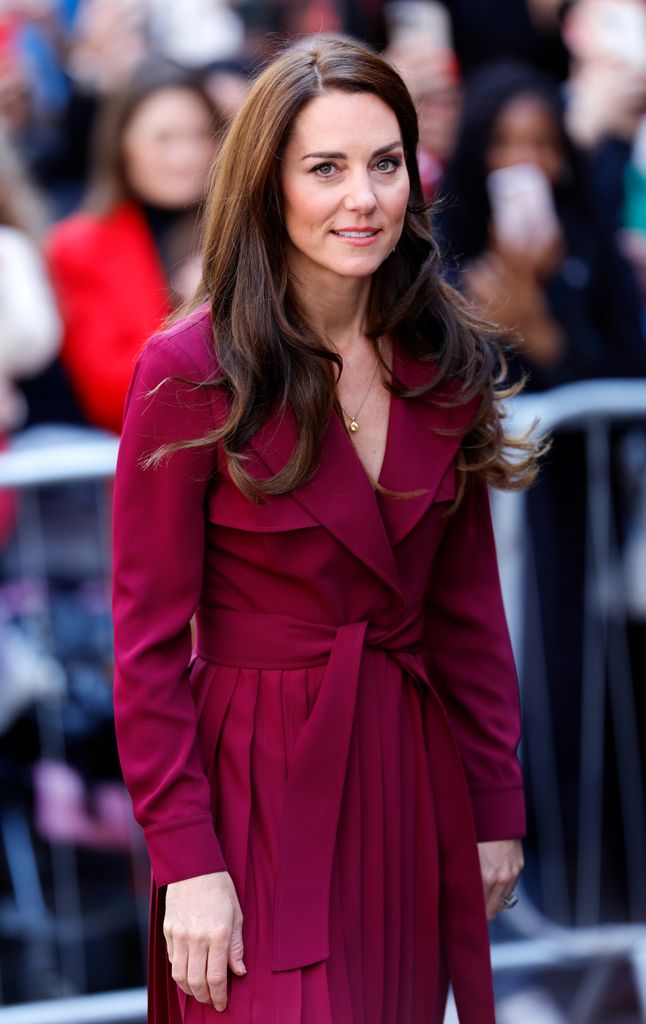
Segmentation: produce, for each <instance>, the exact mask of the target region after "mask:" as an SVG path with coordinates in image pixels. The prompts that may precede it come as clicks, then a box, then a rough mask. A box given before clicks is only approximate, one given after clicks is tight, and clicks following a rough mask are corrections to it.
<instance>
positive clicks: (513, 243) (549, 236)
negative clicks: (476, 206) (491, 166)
mask: <svg viewBox="0 0 646 1024" xmlns="http://www.w3.org/2000/svg"><path fill="white" fill-rule="evenodd" d="M487 192H488V194H489V201H490V204H491V216H492V222H493V227H494V230H495V232H496V235H497V236H498V238H499V239H500V241H501V243H502V244H503V245H505V246H508V247H509V248H512V249H524V248H527V247H534V246H536V245H541V246H542V245H547V244H548V243H549V242H550V241H552V240H553V239H554V238H556V237H557V235H558V234H559V221H558V216H557V213H556V208H555V206H554V196H553V193H552V187H551V185H550V182H549V180H548V178H547V176H546V174H545V173H544V172H543V171H542V170H541V169H540V167H537V166H536V165H535V164H513V165H512V166H510V167H501V168H500V169H499V170H496V171H492V172H491V173H490V174H489V175H488V176H487Z"/></svg>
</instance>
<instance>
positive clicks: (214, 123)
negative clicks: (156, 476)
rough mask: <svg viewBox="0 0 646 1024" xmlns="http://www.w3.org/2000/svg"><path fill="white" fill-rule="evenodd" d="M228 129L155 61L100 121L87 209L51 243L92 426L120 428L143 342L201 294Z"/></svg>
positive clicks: (77, 380)
mask: <svg viewBox="0 0 646 1024" xmlns="http://www.w3.org/2000/svg"><path fill="white" fill-rule="evenodd" d="M222 127H223V122H222V118H221V115H220V114H219V113H218V112H217V111H216V110H215V109H214V106H213V103H212V101H211V100H210V98H209V96H208V94H207V92H206V90H205V89H204V88H203V86H202V85H201V84H200V82H199V80H197V79H196V78H195V77H194V76H192V75H191V74H189V73H188V72H186V71H183V70H181V69H179V68H177V67H174V66H173V65H168V64H166V63H165V62H163V61H159V60H157V61H156V62H155V63H154V64H145V65H143V66H142V67H141V68H140V69H139V70H138V72H137V73H136V74H135V75H134V76H133V77H132V79H131V81H129V82H127V83H126V84H125V85H124V87H123V88H122V90H121V91H120V92H118V93H117V94H115V95H114V96H113V97H111V98H110V99H109V100H108V101H107V103H106V107H105V110H104V111H103V112H102V114H101V115H100V117H99V123H98V131H97V137H96V153H95V168H94V171H93V182H92V186H91V189H90V194H89V196H88V201H87V208H86V209H84V210H83V211H81V212H79V213H76V214H73V215H72V216H71V217H68V218H67V219H66V220H63V221H61V222H60V223H59V224H57V225H56V226H55V227H54V228H53V229H52V231H51V232H50V235H49V239H48V242H47V252H48V257H49V265H50V270H51V274H52V278H53V281H54V284H55V287H56V291H57V294H58V300H59V305H60V309H61V312H62V315H63V323H64V339H63V352H62V359H63V363H64V365H65V368H66V370H67V372H68V374H69V377H70V381H71V383H72V387H73V389H74V392H75V395H76V397H77V399H78V401H79V404H80V406H81V408H82V410H83V412H84V414H85V416H86V417H87V419H88V421H89V422H90V423H92V424H93V425H94V426H97V427H103V428H104V429H106V430H112V431H114V432H115V433H118V432H119V431H120V430H121V421H122V416H123V403H124V400H125V397H126V392H127V390H128V384H129V382H130V378H131V376H132V371H133V367H134V363H135V359H136V357H137V355H138V354H139V351H140V349H141V347H142V345H143V344H144V342H145V341H146V339H147V338H148V337H149V336H150V335H151V334H152V333H153V332H154V331H156V330H158V329H159V327H160V326H161V324H162V323H163V322H164V320H165V319H166V318H167V317H168V316H169V314H170V313H171V311H172V309H173V308H174V307H175V306H176V305H177V304H178V302H181V301H184V300H185V299H186V298H187V297H188V295H189V294H192V292H193V290H194V288H195V283H196V280H193V274H192V269H191V265H192V261H193V259H194V258H195V243H196V236H197V232H196V228H197V206H198V203H199V201H200V199H201V197H202V195H203V192H204V186H205V181H206V175H207V172H208V168H209V165H210V164H211V162H212V159H213V156H214V154H215V149H216V140H217V133H218V132H219V131H220V130H221V129H222ZM197 276H198V277H199V275H197ZM196 279H197V278H196ZM189 282H190V283H189Z"/></svg>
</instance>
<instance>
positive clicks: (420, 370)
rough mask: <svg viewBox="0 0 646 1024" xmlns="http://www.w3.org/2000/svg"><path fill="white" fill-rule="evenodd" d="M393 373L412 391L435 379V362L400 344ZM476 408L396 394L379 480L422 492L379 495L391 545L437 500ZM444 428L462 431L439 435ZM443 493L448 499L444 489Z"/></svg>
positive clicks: (395, 487) (395, 488) (396, 488)
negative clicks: (415, 355)
mask: <svg viewBox="0 0 646 1024" xmlns="http://www.w3.org/2000/svg"><path fill="white" fill-rule="evenodd" d="M393 369H394V371H395V375H396V377H397V378H398V379H399V380H400V381H401V383H402V384H405V385H406V386H408V387H419V386H421V385H423V384H425V383H428V381H429V380H430V379H432V377H433V375H434V366H433V364H429V363H422V362H420V361H419V360H417V359H415V358H414V357H413V356H411V355H410V354H409V353H408V352H407V351H406V350H405V349H404V348H403V347H402V346H401V345H399V344H396V345H395V347H394V365H393ZM444 400H445V399H444ZM475 408H476V403H475V401H471V402H468V403H466V404H464V405H460V406H453V407H452V408H444V407H443V406H442V405H441V404H440V403H439V402H438V401H437V400H436V398H435V396H433V397H432V398H431V397H429V398H399V397H398V396H397V395H393V398H392V405H391V411H390V416H391V423H390V431H389V444H388V446H387V448H386V454H385V458H384V465H383V468H382V472H381V476H380V482H381V484H382V485H383V486H384V487H387V488H389V489H390V490H393V491H404V492H408V491H421V493H420V494H418V495H415V496H414V497H409V498H392V497H390V496H388V495H384V494H382V495H381V506H382V511H383V517H384V520H385V522H386V525H387V528H388V533H389V536H390V541H391V544H393V545H394V544H398V543H399V542H400V541H401V540H403V538H404V537H406V536H407V534H409V533H410V531H411V530H412V529H413V528H414V527H415V526H416V525H417V523H418V522H419V520H420V519H421V518H422V516H423V515H424V513H425V512H426V511H427V509H428V507H429V505H430V504H431V503H432V501H433V500H434V498H435V497H436V495H437V493H438V488H439V486H440V484H441V483H442V480H443V478H445V476H446V474H447V471H448V470H449V469H450V466H451V463H452V461H453V459H454V457H455V454H456V452H457V449H458V447H459V445H460V442H461V441H462V437H463V432H464V429H465V428H466V426H467V424H468V422H469V420H470V419H471V417H472V415H473V413H474V411H475ZM445 430H458V431H459V432H458V433H453V434H450V435H447V434H444V433H438V431H445ZM442 493H443V496H444V488H443V489H442Z"/></svg>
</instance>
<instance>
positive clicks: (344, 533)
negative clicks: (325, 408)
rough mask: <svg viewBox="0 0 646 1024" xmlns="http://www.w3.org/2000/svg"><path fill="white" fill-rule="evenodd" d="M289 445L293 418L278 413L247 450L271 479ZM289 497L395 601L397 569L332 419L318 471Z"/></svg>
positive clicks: (370, 494)
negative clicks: (383, 585) (375, 577)
mask: <svg viewBox="0 0 646 1024" xmlns="http://www.w3.org/2000/svg"><path fill="white" fill-rule="evenodd" d="M295 442H296V422H295V417H294V414H293V412H292V409H291V407H290V406H287V408H286V409H285V411H284V413H282V414H275V415H274V416H272V417H271V418H270V419H269V420H268V421H267V423H265V425H264V426H263V427H262V428H261V429H260V430H259V431H258V432H257V433H256V434H255V435H254V437H253V438H252V440H251V442H250V445H251V447H252V448H253V449H254V451H255V453H256V454H257V455H258V456H259V457H260V459H261V460H262V462H263V463H264V464H265V466H267V467H268V468H269V470H270V471H271V472H272V473H276V472H278V471H279V470H280V469H282V468H283V466H284V465H285V464H286V462H287V461H288V459H289V457H290V455H291V453H292V451H293V449H294V444H295ZM291 495H292V497H294V498H295V499H296V500H297V501H298V502H299V503H300V504H301V505H302V506H303V507H304V508H305V509H306V510H307V511H308V512H309V513H310V515H312V516H314V518H315V519H317V520H318V521H319V522H320V523H321V525H322V526H324V527H325V528H326V529H327V530H329V532H330V533H331V534H333V536H334V537H336V539H337V540H339V541H340V542H341V543H342V544H343V545H344V546H345V547H346V548H347V549H348V550H349V551H351V552H352V554H353V555H355V556H356V557H357V558H359V559H361V561H362V562H364V563H365V564H366V565H367V566H368V567H369V568H370V569H372V571H373V572H375V573H376V574H377V575H378V576H379V577H380V578H381V579H382V580H383V581H384V583H386V584H387V585H388V586H389V587H390V588H391V589H392V590H394V591H395V592H396V593H397V594H398V595H399V596H400V597H401V588H400V581H399V576H398V572H397V566H396V563H395V558H394V555H393V551H392V546H391V543H390V540H389V537H388V534H387V532H386V528H385V526H384V521H383V519H382V516H381V512H380V509H379V505H378V503H377V496H376V494H375V490H374V488H373V486H372V484H371V483H370V481H369V479H368V476H367V474H366V472H365V470H364V468H363V466H362V465H361V461H360V459H359V456H358V455H357V453H356V452H355V450H354V448H353V446H352V441H351V440H350V438H349V437H348V435H347V434H346V432H345V429H344V427H343V424H342V423H341V421H340V420H339V418H338V416H336V415H335V414H334V413H333V414H332V416H331V417H330V422H329V424H328V427H327V430H326V432H325V436H324V439H323V445H322V458H321V464H320V466H319V468H318V470H317V471H316V473H315V474H314V476H313V477H312V478H311V479H310V480H309V481H308V482H307V483H306V484H303V485H302V486H301V487H298V488H296V490H294V491H292V492H291ZM348 582H349V583H351V581H348Z"/></svg>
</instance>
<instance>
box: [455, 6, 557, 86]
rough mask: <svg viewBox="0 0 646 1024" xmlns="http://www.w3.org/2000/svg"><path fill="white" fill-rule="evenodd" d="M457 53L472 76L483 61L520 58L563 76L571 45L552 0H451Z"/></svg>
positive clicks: (467, 73)
mask: <svg viewBox="0 0 646 1024" xmlns="http://www.w3.org/2000/svg"><path fill="white" fill-rule="evenodd" d="M446 6H447V9H448V11H449V13H450V15H451V26H452V31H453V39H454V44H455V52H456V53H457V56H458V60H459V61H460V67H461V69H462V74H463V76H464V77H465V78H468V77H469V75H471V74H472V73H473V72H474V71H476V70H477V69H478V68H480V67H482V66H483V65H485V64H489V63H492V62H493V61H499V60H518V61H522V62H523V63H527V64H531V65H532V66H533V67H537V68H540V69H541V70H543V71H546V72H548V73H549V74H551V75H553V76H554V78H556V79H557V80H558V81H561V80H562V79H564V78H565V77H566V75H567V70H568V56H567V50H566V48H565V46H564V44H563V40H562V37H561V32H560V30H559V26H558V23H557V21H556V19H555V18H554V16H553V11H552V10H550V7H553V2H552V0H496V2H495V3H492V2H491V0H450V2H448V3H447V5H446Z"/></svg>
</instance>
